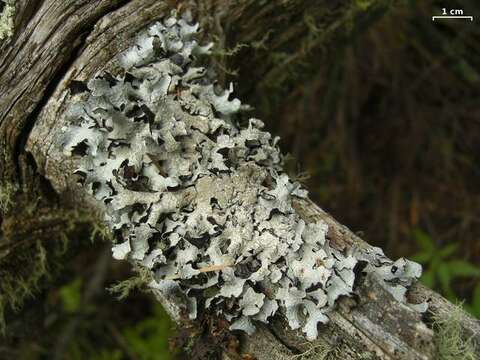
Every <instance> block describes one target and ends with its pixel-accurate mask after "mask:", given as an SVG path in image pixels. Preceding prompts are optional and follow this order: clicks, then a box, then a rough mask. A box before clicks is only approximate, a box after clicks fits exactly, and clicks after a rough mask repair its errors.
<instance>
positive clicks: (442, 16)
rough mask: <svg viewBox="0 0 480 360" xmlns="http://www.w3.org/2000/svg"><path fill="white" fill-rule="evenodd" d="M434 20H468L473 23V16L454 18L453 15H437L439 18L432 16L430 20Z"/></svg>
mask: <svg viewBox="0 0 480 360" xmlns="http://www.w3.org/2000/svg"><path fill="white" fill-rule="evenodd" d="M435 19H470V21H473V16H454V15H439V16H432V20H433V21H435Z"/></svg>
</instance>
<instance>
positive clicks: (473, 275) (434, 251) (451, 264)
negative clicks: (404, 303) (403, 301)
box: [411, 229, 480, 316]
mask: <svg viewBox="0 0 480 360" xmlns="http://www.w3.org/2000/svg"><path fill="white" fill-rule="evenodd" d="M414 238H415V240H416V242H417V244H418V246H419V249H420V250H419V251H418V252H417V253H416V254H415V255H413V256H412V257H411V259H412V260H414V261H418V262H419V263H421V264H422V265H424V272H423V275H422V278H421V279H420V280H421V281H422V282H423V283H424V284H425V285H426V286H428V287H430V288H440V289H441V292H442V293H443V295H444V296H445V297H446V298H447V299H448V300H450V301H452V302H457V301H458V297H457V295H456V294H455V291H454V289H453V284H454V283H456V282H457V281H459V280H462V279H470V280H473V281H475V282H476V283H477V287H476V290H475V293H474V296H473V297H472V302H471V303H469V304H466V308H467V310H469V311H470V312H471V313H472V314H473V315H477V316H478V315H479V314H480V267H479V266H476V265H474V264H472V263H471V262H469V261H466V260H463V259H461V258H460V257H459V254H458V247H459V244H457V243H453V244H447V245H444V246H441V247H438V246H437V245H436V244H435V242H434V241H433V239H432V238H431V237H430V236H429V235H428V234H426V233H425V232H423V231H422V230H420V229H415V232H414ZM477 292H478V294H477ZM477 297H478V299H477Z"/></svg>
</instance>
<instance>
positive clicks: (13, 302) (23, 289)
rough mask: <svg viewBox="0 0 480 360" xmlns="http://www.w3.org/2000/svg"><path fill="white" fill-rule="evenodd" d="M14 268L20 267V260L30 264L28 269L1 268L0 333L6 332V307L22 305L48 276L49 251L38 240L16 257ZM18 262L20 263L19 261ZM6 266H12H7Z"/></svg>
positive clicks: (16, 309)
mask: <svg viewBox="0 0 480 360" xmlns="http://www.w3.org/2000/svg"><path fill="white" fill-rule="evenodd" d="M15 260H16V261H15V264H13V265H12V268H15V267H19V264H20V262H24V264H29V266H25V267H24V268H26V269H28V271H27V272H26V271H21V269H19V271H3V270H2V269H0V278H1V279H2V281H1V282H0V333H5V328H6V323H5V309H6V308H7V307H8V308H10V309H12V310H14V311H18V309H19V308H20V307H21V306H22V304H23V302H24V301H25V300H26V299H27V298H28V297H31V296H33V294H34V292H35V291H36V290H37V289H38V287H39V284H40V280H41V279H42V278H43V277H45V276H48V263H47V251H46V249H45V248H44V247H43V246H42V243H41V242H40V241H37V242H36V243H35V245H34V247H33V249H32V251H25V252H22V253H21V254H19V255H18V256H17V258H16V259H15ZM17 262H18V263H17ZM6 268H7V269H8V268H10V267H9V266H6Z"/></svg>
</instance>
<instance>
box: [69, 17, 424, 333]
mask: <svg viewBox="0 0 480 360" xmlns="http://www.w3.org/2000/svg"><path fill="white" fill-rule="evenodd" d="M197 30H198V25H197V24H192V23H190V22H189V21H187V20H185V19H183V18H182V19H178V18H176V17H170V18H167V19H164V20H163V21H162V22H158V23H156V24H154V25H153V26H151V27H150V28H149V29H148V30H147V31H145V32H143V33H141V34H140V35H139V36H138V38H137V39H136V42H135V44H134V46H132V47H131V48H129V49H128V50H127V51H125V52H124V53H122V54H121V55H120V56H119V58H118V64H119V67H120V69H121V71H119V72H118V73H116V75H112V74H110V73H107V72H103V73H101V74H98V75H97V76H96V77H95V78H93V79H91V80H90V81H89V82H88V84H87V91H86V92H85V93H83V94H81V95H78V96H77V97H78V98H77V101H76V102H73V104H72V105H71V106H70V108H69V110H68V111H67V113H66V116H67V117H68V121H69V122H70V123H71V124H72V125H71V126H70V127H69V128H68V129H65V130H66V131H65V134H64V138H63V144H62V146H63V149H64V152H65V153H66V154H68V155H75V156H78V157H79V168H78V170H77V171H76V173H77V175H78V177H79V179H80V182H81V184H82V185H83V186H84V187H86V188H87V189H88V191H89V192H90V193H91V194H92V195H93V196H94V197H95V198H96V199H97V200H98V201H101V202H103V204H104V205H105V207H106V209H107V215H106V220H107V222H108V224H109V226H110V227H111V229H112V231H113V233H114V234H115V237H116V244H115V245H114V247H113V256H114V257H115V258H117V259H128V260H129V261H131V262H134V263H135V264H137V265H138V266H141V267H143V268H145V269H147V270H148V271H150V272H151V274H152V278H153V280H152V282H151V283H150V287H151V288H153V289H156V290H159V291H162V292H163V293H164V294H181V296H180V298H182V296H183V299H184V300H185V302H186V305H187V311H188V314H189V316H190V318H195V317H196V315H197V307H199V306H200V307H201V308H202V309H203V308H210V309H212V311H215V312H216V313H219V314H222V315H223V316H224V317H225V318H226V319H227V320H228V321H230V322H231V327H230V328H231V329H241V330H244V331H247V332H249V333H251V332H253V331H254V322H255V321H261V322H267V321H268V319H269V318H270V317H271V316H272V315H274V314H275V313H276V312H278V311H283V312H284V313H285V315H286V317H287V319H288V322H289V324H290V326H291V327H292V328H294V329H295V328H302V329H303V331H304V332H305V333H306V335H307V337H308V338H310V339H313V338H315V337H316V336H317V323H318V322H326V321H327V320H328V317H327V313H328V312H329V311H330V310H331V309H332V308H333V307H334V305H335V302H336V300H337V299H338V298H339V297H340V296H348V295H350V294H351V293H352V291H353V285H354V278H355V273H354V268H355V266H356V264H357V262H358V261H359V259H361V260H362V261H367V262H368V263H369V264H370V267H367V268H368V270H369V272H371V273H373V274H376V276H378V277H381V278H382V282H384V283H385V286H386V287H387V288H388V289H390V290H391V291H392V293H394V294H396V296H397V297H398V298H399V299H400V300H403V297H404V292H403V289H405V287H404V285H408V284H409V283H410V282H411V280H412V279H413V278H415V277H418V276H419V269H417V268H412V265H411V263H409V262H407V261H405V260H403V262H402V263H396V264H395V265H393V263H392V262H391V261H389V260H388V259H386V258H385V257H384V256H383V254H381V253H380V252H375V253H373V254H367V253H359V252H356V251H354V250H353V249H351V250H349V251H346V252H345V251H344V252H342V251H339V250H337V249H335V248H333V247H331V246H330V244H329V242H328V241H327V240H326V233H327V230H328V229H327V225H326V224H325V223H324V222H322V221H318V222H315V223H308V224H307V223H305V221H304V220H302V219H301V218H300V216H299V215H298V214H297V213H296V212H295V210H294V209H293V207H292V199H293V198H294V197H306V191H305V190H303V189H301V188H300V186H299V185H298V184H296V183H294V182H292V181H291V180H290V179H289V178H288V176H287V175H285V174H284V173H282V171H281V162H282V157H281V154H280V151H279V150H278V147H277V141H278V139H277V138H272V137H271V135H270V134H269V133H268V132H264V131H262V130H261V129H262V127H263V123H262V122H261V121H260V120H258V119H253V118H252V119H249V120H248V125H247V126H244V127H240V126H239V125H238V123H237V121H238V113H239V112H240V111H241V110H242V105H241V103H240V101H239V100H238V99H230V94H231V92H232V91H233V89H232V87H231V86H230V88H229V89H228V90H223V89H221V88H219V87H218V86H217V85H216V84H215V83H214V81H212V79H211V78H210V77H209V76H207V71H206V69H205V68H203V67H198V66H196V58H197V57H198V56H199V55H201V54H208V52H209V48H210V46H211V45H207V46H200V45H199V44H198V43H197V42H196V40H195V34H196V32H197ZM392 266H396V267H398V268H399V271H398V273H397V274H396V275H391V274H392V271H391V267H392ZM389 271H390V272H389ZM388 272H389V273H388ZM392 279H394V280H395V282H394V283H393V282H392ZM390 283H391V284H392V285H389V284H390ZM266 289H270V291H265V290H266ZM399 291H400V293H399Z"/></svg>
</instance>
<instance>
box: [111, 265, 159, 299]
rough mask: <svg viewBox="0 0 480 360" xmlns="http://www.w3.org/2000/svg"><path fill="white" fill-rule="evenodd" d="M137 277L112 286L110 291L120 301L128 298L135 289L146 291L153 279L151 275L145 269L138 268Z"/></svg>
mask: <svg viewBox="0 0 480 360" xmlns="http://www.w3.org/2000/svg"><path fill="white" fill-rule="evenodd" d="M135 271H136V273H137V274H136V275H135V276H132V277H130V278H129V279H127V280H123V281H120V282H119V283H117V284H115V285H112V286H111V287H110V288H108V290H109V291H110V292H111V293H113V294H116V295H117V297H118V299H120V300H121V299H124V298H126V297H127V296H128V295H129V294H130V292H131V291H132V290H133V289H144V288H145V287H146V284H148V283H149V282H150V281H151V280H152V278H151V273H150V271H149V270H148V269H145V268H140V267H139V268H136V269H135Z"/></svg>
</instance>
